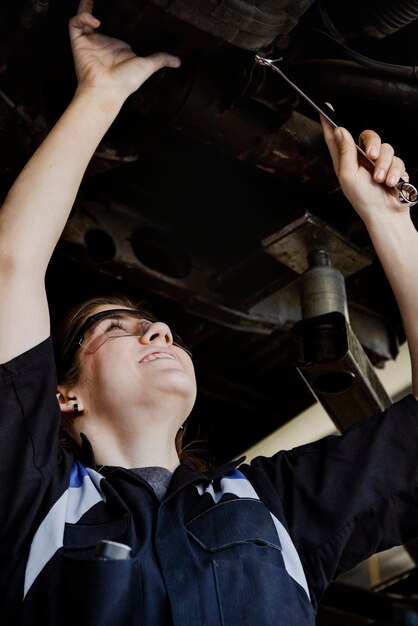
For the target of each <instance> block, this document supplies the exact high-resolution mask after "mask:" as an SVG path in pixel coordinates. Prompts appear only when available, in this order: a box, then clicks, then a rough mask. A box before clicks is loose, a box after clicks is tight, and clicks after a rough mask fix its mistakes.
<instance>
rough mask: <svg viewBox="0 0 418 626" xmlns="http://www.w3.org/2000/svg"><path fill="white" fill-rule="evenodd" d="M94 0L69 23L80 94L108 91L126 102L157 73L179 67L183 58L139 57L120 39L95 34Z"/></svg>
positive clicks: (83, 2)
mask: <svg viewBox="0 0 418 626" xmlns="http://www.w3.org/2000/svg"><path fill="white" fill-rule="evenodd" d="M93 5H94V0H81V1H80V4H79V7H78V12H77V15H75V16H74V17H72V18H71V19H70V22H69V31H70V40H71V47H72V51H73V56H74V64H75V70H76V73H77V79H78V91H86V90H88V91H89V90H95V91H97V90H105V91H106V93H107V94H108V95H109V94H111V93H112V92H113V93H114V94H117V95H118V96H119V97H120V98H122V99H126V98H127V97H128V96H129V95H130V94H131V93H133V92H134V91H136V90H137V89H138V88H139V87H140V86H141V85H142V84H143V83H144V82H145V81H146V80H147V78H149V77H150V76H151V75H152V74H153V73H154V72H156V71H157V70H159V69H161V68H163V67H174V68H175V67H179V65H180V59H179V58H178V57H176V56H173V55H171V54H168V53H165V52H157V53H155V54H151V55H149V56H147V57H138V56H137V55H136V54H134V52H133V51H132V49H131V47H130V46H129V45H128V44H127V43H125V42H123V41H120V40H119V39H114V38H112V37H108V36H106V35H102V34H100V33H97V32H95V31H96V29H97V28H99V26H100V21H99V20H97V19H96V18H95V17H94V16H93V14H92V11H93Z"/></svg>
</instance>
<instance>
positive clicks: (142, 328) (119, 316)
mask: <svg viewBox="0 0 418 626" xmlns="http://www.w3.org/2000/svg"><path fill="white" fill-rule="evenodd" d="M157 322H158V320H157V319H154V318H152V317H151V316H149V315H148V314H147V317H144V313H143V312H141V311H133V310H130V309H111V310H108V311H100V313H95V314H94V315H90V317H88V318H87V319H86V321H85V322H84V324H83V326H82V327H81V329H80V332H79V334H78V336H77V338H76V344H77V346H76V347H79V348H82V349H83V350H85V351H86V352H88V353H89V354H93V353H94V352H97V350H99V348H101V347H102V345H103V344H104V343H105V342H106V341H108V340H109V339H118V338H120V337H142V336H143V335H145V333H146V332H147V331H148V330H149V329H150V327H151V326H152V325H153V324H155V323H157ZM170 332H171V335H172V337H173V344H174V345H175V346H178V347H179V348H182V349H183V350H184V351H185V352H187V354H188V355H189V356H192V354H191V352H190V350H189V349H188V348H187V346H186V345H185V344H184V342H183V341H182V339H181V338H180V337H179V336H178V335H176V334H175V333H173V332H172V331H171V330H170Z"/></svg>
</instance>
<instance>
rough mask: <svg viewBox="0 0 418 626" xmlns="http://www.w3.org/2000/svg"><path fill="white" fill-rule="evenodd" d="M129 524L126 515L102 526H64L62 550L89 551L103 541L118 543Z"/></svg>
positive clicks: (128, 517)
mask: <svg viewBox="0 0 418 626" xmlns="http://www.w3.org/2000/svg"><path fill="white" fill-rule="evenodd" d="M129 524H130V515H129V514H128V513H126V514H125V515H122V516H121V517H118V518H116V519H114V520H111V521H107V522H104V523H103V524H65V530H64V549H65V550H66V551H67V550H82V549H91V548H94V547H95V546H96V543H97V542H99V541H102V540H104V539H110V540H113V541H118V540H120V538H121V537H122V536H123V535H124V534H125V533H126V531H127V529H128V526H129Z"/></svg>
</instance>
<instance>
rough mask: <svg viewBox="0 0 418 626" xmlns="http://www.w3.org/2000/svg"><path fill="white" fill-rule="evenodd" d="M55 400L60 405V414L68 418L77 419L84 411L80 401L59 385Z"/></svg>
mask: <svg viewBox="0 0 418 626" xmlns="http://www.w3.org/2000/svg"><path fill="white" fill-rule="evenodd" d="M57 400H58V404H59V405H60V409H61V413H65V414H66V415H68V416H73V417H77V416H78V415H79V414H80V413H82V412H83V411H84V403H83V401H82V399H81V398H80V397H78V396H76V394H75V393H73V392H72V391H71V390H67V389H66V388H65V387H62V386H61V385H58V387H57Z"/></svg>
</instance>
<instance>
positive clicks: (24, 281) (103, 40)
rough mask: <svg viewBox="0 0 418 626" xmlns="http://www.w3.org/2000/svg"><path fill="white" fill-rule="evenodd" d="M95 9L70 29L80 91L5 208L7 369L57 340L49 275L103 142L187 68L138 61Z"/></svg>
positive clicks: (1, 318) (2, 260) (85, 3)
mask: <svg viewBox="0 0 418 626" xmlns="http://www.w3.org/2000/svg"><path fill="white" fill-rule="evenodd" d="M92 9H93V0H81V2H80V5H79V9H78V13H77V15H76V16H74V17H73V18H72V19H71V20H70V23H69V32H70V39H71V45H72V50H73V56H74V63H75V69H76V73H77V78H78V87H77V90H76V93H75V95H74V97H73V99H72V101H71V103H70V105H69V106H68V108H67V110H66V111H65V112H64V114H63V115H62V117H61V118H60V120H59V121H58V122H57V124H56V125H55V126H54V128H53V129H52V130H51V132H50V133H49V135H48V136H47V138H46V139H45V140H44V142H43V143H42V145H41V146H40V147H39V148H38V150H37V151H36V152H35V154H34V155H33V156H32V158H31V159H30V161H29V162H28V163H27V165H26V166H25V168H24V169H23V171H22V172H21V174H20V175H19V177H18V178H17V180H16V181H15V183H14V185H13V187H12V188H11V189H10V191H9V193H8V195H7V197H6V200H5V202H4V204H3V207H2V208H1V210H0V363H4V362H6V361H7V360H9V359H11V358H13V357H14V356H16V355H18V354H20V353H21V352H23V351H24V350H27V349H28V348H30V347H32V346H34V345H36V344H37V343H39V342H40V341H42V340H43V339H45V338H46V337H47V336H48V334H49V313H48V307H47V300H46V293H45V287H44V278H45V272H46V269H47V265H48V263H49V260H50V257H51V255H52V252H53V250H54V248H55V246H56V244H57V242H58V239H59V237H60V235H61V233H62V230H63V228H64V226H65V223H66V221H67V219H68V216H69V213H70V211H71V208H72V205H73V203H74V200H75V196H76V194H77V191H78V188H79V185H80V183H81V180H82V177H83V174H84V172H85V169H86V167H87V165H88V163H89V161H90V159H91V157H92V156H93V153H94V151H95V149H96V147H97V145H98V143H99V142H100V140H101V139H102V137H103V135H104V134H105V132H106V131H107V130H108V128H109V126H110V125H111V124H112V122H113V120H114V119H115V117H116V116H117V114H118V112H119V110H120V108H121V106H122V104H123V103H124V101H125V100H126V98H127V97H128V96H129V95H130V94H131V93H133V92H134V91H136V90H137V89H138V88H139V87H140V86H141V85H142V83H143V82H144V81H145V80H146V79H147V78H149V77H150V76H151V75H152V74H153V73H154V72H156V71H157V70H159V69H161V68H163V67H178V66H179V65H180V61H179V59H178V58H177V57H174V56H172V55H169V54H166V53H156V54H153V55H150V56H148V57H144V58H141V57H137V56H136V55H135V54H134V53H133V52H132V50H131V48H130V47H129V46H128V45H127V44H126V43H124V42H122V41H119V40H116V39H113V38H110V37H107V36H104V35H102V34H99V33H97V32H95V30H96V29H97V28H98V27H99V26H100V22H99V21H98V20H97V19H95V18H94V17H93V15H92ZM66 288H68V287H67V286H66V285H57V289H66Z"/></svg>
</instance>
